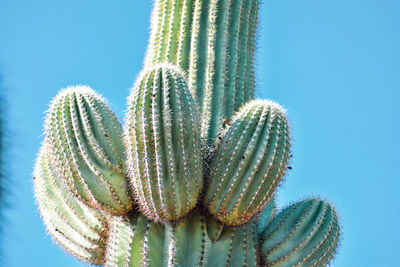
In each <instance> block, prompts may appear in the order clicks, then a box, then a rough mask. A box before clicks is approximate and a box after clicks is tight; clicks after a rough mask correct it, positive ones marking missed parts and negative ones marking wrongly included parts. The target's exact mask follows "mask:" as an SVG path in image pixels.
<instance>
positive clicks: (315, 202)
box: [260, 199, 339, 267]
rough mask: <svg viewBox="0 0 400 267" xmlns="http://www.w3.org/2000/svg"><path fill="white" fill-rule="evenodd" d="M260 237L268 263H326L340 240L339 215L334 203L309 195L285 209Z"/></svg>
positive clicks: (317, 264) (319, 264) (286, 264)
mask: <svg viewBox="0 0 400 267" xmlns="http://www.w3.org/2000/svg"><path fill="white" fill-rule="evenodd" d="M260 240H261V257H263V260H265V263H266V265H267V266H282V267H283V266H325V265H326V264H328V262H329V261H330V260H331V259H332V257H333V256H334V254H335V252H336V247H337V243H338V241H339V222H338V216H337V214H336V211H335V208H334V207H333V206H332V205H331V204H330V203H328V202H326V201H322V200H320V199H307V200H304V201H301V202H298V203H295V204H293V205H291V206H289V207H287V208H286V209H284V210H283V211H281V213H279V214H278V215H277V216H276V218H275V219H274V220H273V221H272V222H271V223H270V224H269V225H268V226H267V227H266V228H265V230H264V231H263V232H262V233H261V235H260Z"/></svg>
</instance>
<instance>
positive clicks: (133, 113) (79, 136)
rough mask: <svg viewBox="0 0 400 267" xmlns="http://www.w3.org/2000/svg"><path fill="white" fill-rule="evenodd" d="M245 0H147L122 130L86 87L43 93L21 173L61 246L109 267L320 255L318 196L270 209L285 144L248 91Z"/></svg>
mask: <svg viewBox="0 0 400 267" xmlns="http://www.w3.org/2000/svg"><path fill="white" fill-rule="evenodd" d="M258 5H259V2H258V0H155V6H154V12H153V17H152V28H151V37H150V43H149V46H148V51H147V55H146V59H145V68H144V70H143V71H142V73H141V74H140V75H139V77H138V79H137V82H136V83H135V86H134V88H133V89H132V92H131V95H130V97H129V98H128V110H127V116H126V123H125V126H124V131H123V132H122V127H121V126H120V124H119V122H118V121H117V119H116V117H115V116H114V114H113V113H112V111H111V110H110V109H109V108H108V107H107V106H106V104H105V103H104V100H103V99H102V98H101V97H100V96H99V95H97V94H96V93H95V92H94V91H93V90H91V89H89V88H87V87H82V86H81V87H72V88H68V89H66V90H64V91H62V92H61V93H60V94H59V95H58V96H57V97H56V98H55V99H54V100H53V102H52V104H51V107H50V111H49V113H48V115H47V119H46V125H45V128H46V131H45V133H46V136H45V141H44V144H43V147H42V149H41V152H40V155H39V158H38V160H37V164H36V168H35V179H34V183H35V192H36V198H37V201H38V205H39V209H40V211H41V214H42V218H43V221H44V222H45V224H46V227H47V230H48V231H49V232H50V234H51V235H52V237H53V238H54V239H56V240H57V242H58V243H59V244H60V245H61V246H62V247H64V248H65V249H66V250H67V251H69V252H70V253H71V254H73V255H75V256H76V257H77V258H79V259H81V260H83V261H85V262H89V263H93V264H105V265H106V266H109V267H122V266H123V267H126V266H135V267H141V266H143V267H164V266H168V267H178V266H179V267H226V266H230V267H244V266H246V267H256V266H257V267H261V266H307V267H308V266H325V265H326V264H328V263H329V262H330V260H331V259H332V257H333V255H334V254H335V252H336V249H337V244H338V241H339V239H340V228H339V223H338V216H337V214H336V211H335V209H334V207H333V206H332V205H331V204H329V203H327V202H325V201H322V200H320V199H308V200H305V201H302V202H299V203H296V204H293V205H291V206H290V207H288V208H286V209H284V210H283V211H281V212H280V213H279V214H278V215H275V210H276V205H275V191H276V188H277V186H278V185H279V184H280V182H281V180H282V179H283V177H284V175H285V173H286V169H287V164H288V161H289V158H290V157H291V155H290V147H291V145H290V133H289V123H288V119H287V117H286V112H285V110H284V109H283V108H282V107H281V106H280V105H278V104H277V103H275V102H272V101H270V100H253V94H254V66H253V63H254V49H255V33H256V28H257V20H258ZM125 155H126V156H125ZM133 203H135V204H136V206H135V209H133Z"/></svg>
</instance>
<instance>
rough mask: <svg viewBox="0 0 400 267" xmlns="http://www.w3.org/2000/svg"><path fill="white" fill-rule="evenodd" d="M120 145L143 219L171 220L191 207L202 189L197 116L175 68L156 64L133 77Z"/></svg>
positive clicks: (184, 82)
mask: <svg viewBox="0 0 400 267" xmlns="http://www.w3.org/2000/svg"><path fill="white" fill-rule="evenodd" d="M125 143H126V146H127V154H128V167H129V177H130V180H131V184H132V187H133V189H134V192H135V195H136V198H137V200H138V202H139V207H140V209H141V211H142V212H143V213H144V214H145V215H147V216H148V217H149V218H151V219H154V220H156V221H159V222H162V221H165V220H176V219H178V218H180V217H182V216H184V215H185V214H187V213H188V212H189V211H190V210H192V209H193V208H194V207H195V205H196V204H197V200H198V197H199V194H200V192H201V190H202V187H203V171H202V164H203V163H202V158H201V149H202V143H201V137H200V122H199V114H198V110H197V107H196V104H195V102H194V100H193V97H192V95H191V93H190V91H189V89H188V87H187V84H186V81H185V79H184V77H183V75H182V74H181V73H180V71H179V70H178V69H177V68H176V67H172V66H170V65H156V66H155V67H154V68H152V69H149V70H145V71H144V72H143V73H142V75H141V76H140V77H139V79H138V82H137V83H136V85H135V87H134V89H133V90H132V93H131V96H130V98H129V110H128V116H127V123H126V127H125Z"/></svg>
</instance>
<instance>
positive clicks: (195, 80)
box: [145, 0, 259, 144]
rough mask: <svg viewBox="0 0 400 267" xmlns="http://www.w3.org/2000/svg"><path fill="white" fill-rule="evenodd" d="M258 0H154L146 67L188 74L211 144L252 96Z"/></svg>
mask: <svg viewBox="0 0 400 267" xmlns="http://www.w3.org/2000/svg"><path fill="white" fill-rule="evenodd" d="M258 5H259V2H258V0H200V1H189V0H186V1H178V0H157V1H155V4H154V11H153V15H152V23H151V35H150V42H149V45H148V50H147V54H146V59H145V66H152V65H154V64H156V63H163V62H169V63H172V64H176V65H177V66H179V67H180V68H181V69H182V70H183V71H184V72H186V73H187V76H188V83H189V88H190V90H191V91H192V94H193V96H194V98H195V99H196V101H197V103H198V105H199V108H200V112H201V117H202V136H203V138H205V139H206V140H207V142H208V143H209V144H212V142H213V140H214V139H215V138H216V137H217V135H218V133H219V131H220V128H221V126H222V125H223V121H224V119H225V118H226V119H230V118H231V117H232V116H233V114H234V112H235V111H237V110H238V109H239V107H240V106H241V105H242V104H243V103H245V102H247V101H249V100H250V99H252V98H253V97H254V87H255V82H254V51H255V45H254V44H255V37H256V29H257V20H258Z"/></svg>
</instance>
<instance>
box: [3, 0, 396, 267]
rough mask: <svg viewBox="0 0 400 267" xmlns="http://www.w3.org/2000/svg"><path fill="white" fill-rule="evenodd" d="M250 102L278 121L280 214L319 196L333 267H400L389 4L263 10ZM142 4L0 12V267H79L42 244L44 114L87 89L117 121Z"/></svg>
mask: <svg viewBox="0 0 400 267" xmlns="http://www.w3.org/2000/svg"><path fill="white" fill-rule="evenodd" d="M261 2H263V4H262V8H261V10H260V14H261V19H260V28H259V29H260V30H259V34H258V36H259V39H258V51H257V78H258V83H257V92H258V96H259V97H261V98H271V99H274V100H276V101H278V102H280V103H281V104H282V105H284V106H285V107H286V108H288V110H289V115H290V122H291V125H292V139H293V147H294V156H295V157H294V158H293V161H292V166H293V170H292V171H290V172H289V175H288V176H287V178H286V182H285V185H284V186H283V187H281V188H280V189H279V194H278V196H279V206H280V207H283V206H284V205H286V204H288V203H290V202H292V201H296V200H299V199H300V198H302V197H307V196H317V195H321V196H323V197H325V198H327V199H328V200H331V201H333V202H334V203H335V204H336V205H337V208H338V210H339V213H340V216H341V218H342V225H343V232H344V236H343V237H344V239H343V243H342V247H341V249H340V253H339V254H338V256H337V258H336V261H335V263H334V266H344V267H347V266H351V267H358V266H360V267H368V266H374V267H376V266H378V267H381V266H382V267H387V266H400V261H399V257H398V252H399V251H398V249H399V240H400V231H399V221H400V208H399V205H400V196H399V195H400V193H399V192H400V189H399V188H400V174H399V172H400V160H399V153H400V142H399V136H400V125H399V122H400V120H399V116H400V103H399V102H400V1H398V0H261ZM151 3H152V1H150V0H140V1H136V0H129V1H128V0H120V1H105V0H68V1H64V0H59V1H54V0H51V1H50V0H35V1H28V0H1V1H0V73H1V75H3V77H4V84H3V86H4V88H5V92H2V93H4V94H5V95H6V97H7V100H8V106H9V115H10V118H9V122H10V126H11V131H12V139H13V145H14V148H13V155H12V157H10V159H9V163H10V168H11V176H10V178H9V179H11V184H12V185H11V186H10V190H12V196H10V198H9V200H10V206H11V207H10V209H9V210H8V212H7V217H8V221H7V224H6V226H5V231H4V237H3V239H4V244H3V248H4V256H5V258H4V259H3V265H4V266H7V267H20V266H23V267H25V266H34V267H36V266H38V267H39V266H40V267H47V266H51V267H54V266H58V267H63V266H68V267H70V266H85V265H84V264H82V263H79V262H77V261H76V260H74V259H73V258H72V257H70V256H68V255H66V254H65V253H63V252H61V250H60V249H59V248H58V247H57V246H55V245H54V244H53V243H52V242H51V240H50V238H49V236H47V235H46V233H45V230H44V227H43V225H42V222H41V220H40V218H39V214H38V211H37V209H36V206H35V205H34V199H33V193H32V182H31V176H32V175H31V173H32V165H33V162H34V158H35V155H36V153H37V151H38V149H39V146H40V142H41V139H42V137H41V133H42V123H43V116H44V114H43V113H44V111H45V110H46V109H47V107H48V102H49V101H50V99H51V98H52V97H53V96H54V95H55V94H56V93H57V91H58V90H59V89H61V88H63V87H66V86H68V85H74V84H87V85H89V86H91V87H92V88H94V89H96V90H97V91H99V92H100V93H102V94H103V95H104V96H105V97H106V98H108V100H109V102H110V103H111V106H112V108H113V109H114V110H115V111H116V112H117V114H118V115H119V116H120V118H123V111H124V110H125V107H126V96H127V95H128V91H129V88H130V87H131V85H132V83H133V81H134V79H135V77H136V75H137V74H138V73H139V71H140V69H141V66H142V61H143V55H144V52H145V46H146V44H147V38H148V32H149V16H150V11H151V5H152V4H151Z"/></svg>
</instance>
